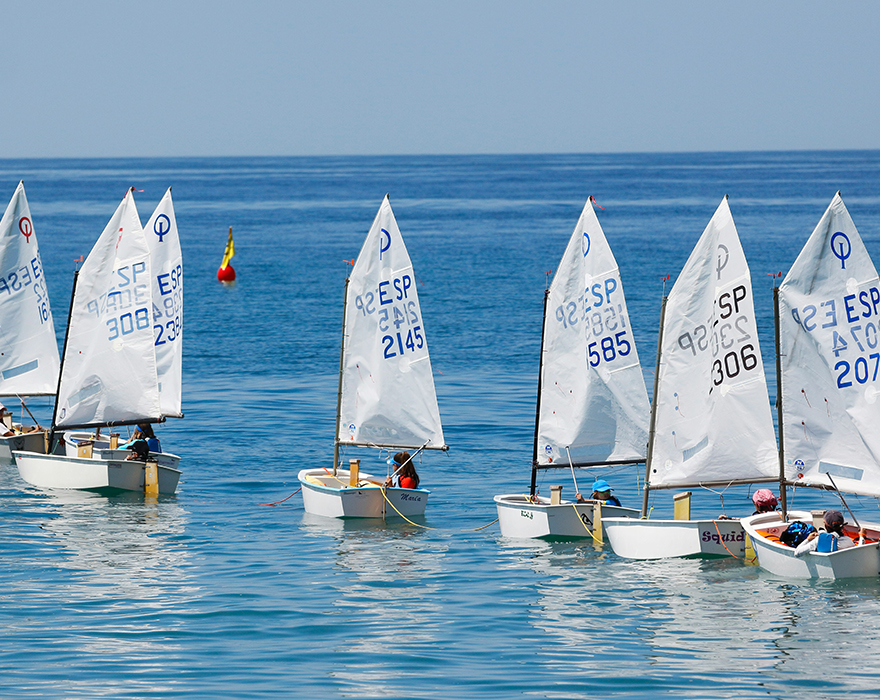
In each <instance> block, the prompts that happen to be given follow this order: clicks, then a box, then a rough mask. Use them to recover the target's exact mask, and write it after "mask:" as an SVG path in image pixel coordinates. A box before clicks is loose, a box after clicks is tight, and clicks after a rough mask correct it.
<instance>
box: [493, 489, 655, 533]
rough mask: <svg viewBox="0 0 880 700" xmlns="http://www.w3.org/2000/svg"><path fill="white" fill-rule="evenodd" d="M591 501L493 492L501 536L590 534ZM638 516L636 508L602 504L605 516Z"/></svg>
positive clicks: (603, 517)
mask: <svg viewBox="0 0 880 700" xmlns="http://www.w3.org/2000/svg"><path fill="white" fill-rule="evenodd" d="M593 503H594V501H587V502H586V503H574V502H573V501H562V502H560V503H559V504H557V505H550V500H549V499H547V498H542V497H540V496H539V497H538V502H537V503H533V502H531V501H529V499H528V498H527V497H526V496H525V495H523V494H507V495H503V496H495V505H496V507H497V509H498V525H499V527H500V528H501V535H502V536H503V537H522V538H532V539H534V538H543V539H554V538H560V539H576V538H581V537H588V538H592V537H593ZM606 515H607V516H608V517H624V518H625V517H638V515H639V511H638V510H637V509H635V508H624V507H622V506H607V505H603V506H602V519H603V522H604V519H605V517H606Z"/></svg>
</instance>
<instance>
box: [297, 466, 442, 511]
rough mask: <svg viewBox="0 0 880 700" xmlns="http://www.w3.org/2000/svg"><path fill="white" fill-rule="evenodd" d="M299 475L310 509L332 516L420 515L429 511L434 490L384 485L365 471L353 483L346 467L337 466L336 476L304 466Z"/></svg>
mask: <svg viewBox="0 0 880 700" xmlns="http://www.w3.org/2000/svg"><path fill="white" fill-rule="evenodd" d="M298 478H299V482H300V486H301V487H302V495H303V506H304V508H305V511H306V513H312V514H313V515H323V516H325V517H328V518H394V517H401V516H404V517H407V518H412V517H418V516H420V515H424V514H425V507H426V506H427V505H428V495H429V494H430V493H431V492H430V491H428V490H426V489H401V488H386V489H383V488H382V483H383V482H382V481H381V480H379V479H377V478H375V477H373V476H372V475H370V474H365V473H363V472H361V473H360V478H359V479H358V484H357V486H351V485H350V483H349V481H350V475H349V472H348V471H347V470H345V469H339V470H337V473H336V476H333V475H332V474H331V473H329V472H328V471H327V470H324V469H303V470H302V471H300V473H299V475H298ZM383 491H384V494H383Z"/></svg>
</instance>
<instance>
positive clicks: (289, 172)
mask: <svg viewBox="0 0 880 700" xmlns="http://www.w3.org/2000/svg"><path fill="white" fill-rule="evenodd" d="M19 179H23V180H24V183H25V187H26V190H27V195H28V201H29V203H30V207H31V213H32V217H33V222H34V227H35V230H36V232H37V235H38V237H39V242H40V250H41V255H42V259H43V265H44V269H45V273H46V279H47V284H48V289H49V294H50V298H51V302H52V310H53V315H54V318H55V324H56V332H57V335H58V338H59V346H60V341H61V338H62V337H63V329H64V323H65V322H66V314H67V307H68V302H69V294H70V287H71V282H72V277H73V274H72V273H73V268H74V265H73V260H74V259H75V258H78V257H79V256H80V255H81V254H82V255H84V254H87V253H88V251H89V250H90V248H91V246H92V244H93V243H94V241H95V240H96V239H97V237H98V235H99V234H100V232H101V231H102V229H103V228H104V226H105V224H106V223H107V221H108V219H109V218H110V216H111V214H112V213H113V211H114V209H115V208H116V206H117V204H118V203H119V201H120V199H121V198H122V196H123V194H124V192H125V190H126V188H128V187H129V186H132V185H133V186H135V187H136V188H137V189H138V190H143V192H137V193H136V194H135V199H136V202H137V204H138V207H139V211H140V215H141V219H142V220H143V221H146V220H147V218H148V217H149V215H150V213H151V212H152V209H153V207H155V205H156V204H157V203H158V202H159V200H160V198H161V196H162V194H163V193H164V191H165V188H166V187H168V186H173V197H174V202H175V210H176V214H177V220H178V226H179V230H180V238H181V243H182V247H183V255H184V270H185V273H184V274H185V280H186V285H185V311H184V319H185V320H184V323H185V335H184V353H185V357H184V397H183V398H184V412H185V414H186V418H185V419H184V420H182V421H173V420H169V421H168V422H167V423H166V424H164V425H163V426H160V427H159V429H158V433H159V437H160V438H161V440H162V442H163V446H164V447H165V448H166V449H167V450H170V451H173V452H176V453H177V454H180V455H181V456H182V458H183V462H182V465H183V467H182V468H183V472H184V474H183V477H182V480H181V484H180V488H179V490H178V494H177V495H176V496H175V497H173V498H164V497H163V498H161V499H159V500H158V502H156V503H150V502H145V500H144V498H143V497H142V496H139V495H137V494H134V495H123V496H113V497H107V496H101V495H95V494H87V493H76V492H43V491H40V490H37V489H33V488H31V487H29V486H28V485H27V484H25V483H24V482H22V481H21V479H20V478H19V476H18V473H17V471H16V470H15V468H9V467H3V468H0V502H2V520H0V553H2V554H3V560H4V567H3V573H2V576H0V600H2V605H0V611H2V621H3V625H2V632H0V640H2V642H0V673H2V679H3V680H2V681H0V696H2V697H10V698H22V697H64V698H80V697H113V698H149V697H163V698H164V697H180V698H203V697H222V698H265V697H288V696H289V697H317V696H324V697H394V698H449V697H454V698H510V697H520V696H527V697H538V698H596V697H643V698H653V697H657V696H675V697H683V698H705V697H718V698H733V697H736V698H739V697H771V698H798V697H804V698H806V697H810V698H815V697H832V696H833V697H837V696H841V695H843V694H864V695H869V694H870V695H873V694H875V693H876V688H877V687H878V685H880V654H878V653H876V652H880V632H878V631H877V630H878V628H880V602H878V596H880V581H878V580H874V579H870V580H859V581H849V582H798V581H788V580H783V579H778V578H775V577H773V576H771V575H769V574H767V573H766V572H764V571H762V570H760V569H757V568H756V567H750V566H745V565H743V563H742V562H740V561H736V560H715V561H700V560H667V561H658V562H629V561H626V560H623V559H620V558H618V557H616V556H615V555H614V554H613V552H612V551H611V549H610V548H609V547H607V546H606V547H605V548H604V549H597V548H596V547H595V546H594V545H593V544H592V543H591V542H572V543H544V542H537V541H514V540H505V539H504V538H501V537H500V535H499V532H498V527H497V524H496V525H491V526H490V527H487V528H485V529H482V530H477V528H480V527H482V526H484V525H487V524H489V523H490V522H491V521H492V520H494V518H495V517H496V514H495V507H494V504H493V502H492V497H493V495H495V494H499V493H511V492H513V493H516V492H519V491H523V492H524V491H526V490H527V489H528V479H529V463H530V459H531V450H532V431H533V427H534V410H535V403H534V402H535V389H536V382H537V369H538V351H539V344H540V332H541V304H542V296H543V289H544V285H545V283H546V279H547V273H548V271H554V270H555V269H556V265H557V264H558V262H559V259H560V257H561V255H562V253H563V250H564V248H565V245H566V243H567V241H568V238H569V236H570V235H571V231H572V230H573V228H574V226H575V223H576V222H577V219H578V216H579V214H580V211H581V209H582V208H583V205H584V202H585V201H586V199H587V197H588V196H590V195H593V196H594V197H595V198H596V202H597V204H598V205H599V206H601V207H604V209H601V210H598V212H597V213H598V216H599V220H600V223H601V224H602V226H603V229H604V231H605V234H606V236H607V238H608V241H609V243H610V245H611V247H612V249H613V251H614V254H615V257H616V258H617V261H618V264H619V265H620V271H621V277H622V280H623V285H624V289H625V292H626V296H627V302H628V306H629V311H630V317H631V322H632V325H633V331H634V335H635V339H636V344H637V348H638V352H639V356H640V358H641V361H642V366H643V369H644V373H645V379H646V382H647V383H648V388H649V394H650V382H651V381H652V377H653V364H654V355H655V352H656V334H657V323H658V318H659V308H660V300H661V296H662V292H663V282H662V278H663V277H665V276H666V275H670V276H671V278H670V280H669V281H668V282H667V283H666V288H667V290H668V289H669V288H671V285H672V283H673V282H674V281H675V278H676V276H677V275H678V272H679V270H680V269H681V267H682V265H683V264H684V262H685V260H686V259H687V256H688V255H689V254H690V251H691V249H692V247H693V245H694V243H695V242H696V241H697V239H698V238H699V236H700V234H701V233H702V231H703V229H704V228H705V226H706V224H707V223H708V221H709V219H710V217H711V216H712V214H713V212H714V211H715V209H716V208H717V206H718V204H719V202H720V201H721V199H722V197H723V196H724V195H725V194H727V195H729V196H730V208H731V211H732V213H733V217H734V220H735V222H736V225H737V229H738V231H739V234H740V237H741V239H742V244H743V249H744V251H745V254H746V257H747V259H748V261H749V264H750V267H751V271H752V284H753V288H754V294H755V299H756V313H757V316H758V326H759V335H760V340H761V344H762V352H763V359H764V363H765V368H766V372H767V379H768V384H769V388H770V396H769V397H768V401H773V400H774V399H775V389H774V386H773V382H774V381H775V373H774V367H773V320H772V294H771V289H772V282H771V279H770V277H769V276H768V274H769V273H773V272H780V271H781V272H783V273H784V272H785V271H787V270H788V267H789V266H790V265H791V263H792V262H793V260H794V259H795V257H796V255H797V253H798V252H799V251H800V248H801V246H802V245H803V244H804V242H805V241H806V239H807V237H808V236H809V234H810V233H811V232H812V230H813V228H814V227H815V225H816V223H817V222H818V220H819V218H820V217H821V215H822V213H823V212H824V211H825V208H826V207H827V206H828V203H829V202H830V201H831V198H832V197H833V195H834V194H835V192H837V191H838V190H841V192H842V195H843V199H844V201H845V203H846V205H847V207H848V209H849V211H850V214H851V215H852V217H853V219H854V221H855V224H856V226H857V227H858V229H859V232H860V234H861V236H862V238H863V240H864V242H865V244H866V246H867V248H868V251H869V252H870V253H871V255H872V256H873V258H874V260H875V262H878V261H880V151H863V152H795V153H715V154H631V155H626V154H623V155H547V156H541V155H528V156H421V157H416V156H410V157H352V158H343V157H336V158H177V159H101V160H14V161H13V160H0V199H2V200H4V205H5V201H8V197H10V196H11V195H12V193H13V191H14V189H15V185H16V184H17V182H18V180H19ZM386 192H389V193H390V195H391V203H392V207H393V208H394V213H395V215H396V217H397V221H398V224H399V226H400V229H401V232H402V234H403V237H404V240H405V241H406V244H407V247H408V249H409V253H410V257H411V258H412V261H413V265H414V268H415V271H416V274H417V276H418V279H419V287H418V289H419V295H420V301H421V307H422V314H423V317H424V320H425V326H426V335H427V338H428V343H429V347H430V351H431V357H432V364H433V366H434V370H435V382H436V385H437V393H438V402H439V405H440V413H441V416H442V418H443V424H444V432H445V435H446V440H447V442H448V443H449V445H450V446H451V449H450V451H449V453H448V454H445V455H444V454H430V455H427V456H426V457H425V458H424V460H423V461H422V463H421V465H420V468H419V473H420V475H421V477H422V481H423V484H424V485H425V486H426V487H427V488H429V489H431V490H432V495H431V498H430V502H429V505H428V510H427V514H426V518H425V520H424V522H423V523H422V524H423V525H425V526H427V527H428V528H430V529H426V528H420V527H416V526H413V525H410V524H407V523H393V522H389V523H387V524H383V523H370V522H352V521H347V522H341V521H335V520H329V519H322V518H315V517H309V516H306V515H305V514H304V513H303V510H302V499H301V496H299V495H296V496H294V497H293V498H290V499H289V500H287V501H285V502H284V503H280V504H278V505H277V506H272V507H269V506H261V505H260V504H263V503H269V502H274V501H278V500H280V499H283V498H284V497H286V496H288V495H290V494H291V493H292V492H294V491H295V490H296V488H297V481H296V474H297V472H298V471H299V469H301V468H303V467H305V466H315V465H320V464H326V465H329V464H330V462H331V461H332V457H331V455H332V448H333V445H332V438H333V432H334V421H335V402H336V382H337V376H338V363H339V336H340V331H341V328H340V324H341V312H342V294H343V284H344V279H345V275H346V265H345V263H344V262H343V261H344V260H351V259H352V258H353V257H355V256H356V255H357V254H358V251H359V250H360V246H361V244H362V242H363V239H364V237H365V235H366V232H367V230H368V229H369V226H370V224H371V222H372V220H373V218H374V216H375V214H376V211H377V209H378V207H379V204H380V202H381V200H382V197H383V195H384V194H385V193H386ZM229 226H232V227H233V233H234V236H235V243H236V251H237V255H236V257H235V258H234V259H233V261H232V263H233V265H234V267H235V269H236V271H237V273H238V282H237V283H236V285H235V286H232V287H224V286H222V285H220V284H218V283H217V281H216V277H215V275H216V270H217V267H218V266H219V264H220V259H221V256H222V253H223V247H224V245H225V241H226V235H227V230H228V228H229ZM33 405H34V406H35V407H36V408H37V410H38V411H39V413H38V415H39V417H40V418H42V419H43V420H45V421H48V420H49V418H50V416H51V407H50V405H49V403H48V402H47V401H46V400H42V401H40V400H35V401H34V402H33ZM357 456H360V457H362V458H363V459H364V465H363V469H365V470H369V469H370V468H371V467H372V468H373V470H374V471H379V472H383V471H384V468H385V466H384V461H382V460H381V459H380V458H379V456H378V455H374V454H372V453H367V454H365V453H364V452H359V453H357ZM599 475H601V476H603V477H604V478H607V479H609V480H610V481H611V482H612V484H613V485H614V487H615V489H616V492H617V494H618V495H619V496H620V498H621V500H622V501H623V502H624V504H625V505H637V504H639V503H640V500H641V498H640V495H639V493H638V490H637V484H638V479H639V478H640V477H641V469H638V470H635V469H633V468H631V467H627V468H620V467H618V468H614V469H609V470H603V471H601V472H600V474H599ZM590 478H591V477H590V476H589V475H587V474H586V473H584V474H583V476H579V479H581V480H583V481H584V482H588V481H589V480H590ZM551 483H562V484H564V491H563V494H564V495H566V494H567V495H569V496H570V495H571V494H572V493H573V486H572V484H571V479H570V476H566V475H564V474H561V473H547V474H544V475H543V478H542V488H544V489H546V488H548V485H549V484H551ZM848 500H850V499H848ZM652 504H653V506H654V515H655V516H664V515H669V514H671V510H672V508H671V492H658V493H656V494H655V495H654V496H653V497H652ZM794 505H795V506H796V507H805V508H810V507H819V506H820V505H821V506H824V507H831V506H832V505H834V504H833V501H832V499H831V498H830V496H829V495H826V494H814V493H805V492H803V491H799V492H798V493H797V494H796V495H795V497H794ZM850 505H852V506H853V508H854V510H856V514H857V515H859V516H860V517H863V518H865V519H868V520H880V513H878V511H880V505H878V502H877V500H876V499H868V498H855V497H853V498H852V500H851V501H850ZM722 509H723V510H724V511H726V512H727V513H729V514H734V515H742V514H746V513H748V512H751V507H750V503H749V501H748V498H747V491H745V490H742V489H740V490H736V489H731V490H730V491H728V492H727V493H726V494H725V498H724V503H723V505H722V504H721V502H720V500H719V498H718V497H717V495H715V494H712V493H709V492H695V494H694V513H695V515H697V516H711V515H717V514H718V513H719V512H720V511H721V510H722Z"/></svg>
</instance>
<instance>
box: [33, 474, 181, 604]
mask: <svg viewBox="0 0 880 700" xmlns="http://www.w3.org/2000/svg"><path fill="white" fill-rule="evenodd" d="M41 496H43V502H42V504H41V506H42V512H43V513H51V515H50V516H49V517H46V518H45V520H44V521H43V523H42V524H41V526H40V527H41V529H42V530H43V531H44V532H46V533H48V534H50V535H51V536H52V538H53V539H54V540H55V541H56V543H57V544H58V545H60V547H61V548H62V550H63V551H64V553H66V555H67V556H66V557H65V559H64V563H63V564H62V566H66V567H67V568H69V569H71V570H72V571H76V572H78V574H77V575H75V576H74V578H73V583H72V586H73V588H74V590H76V589H80V591H81V592H82V593H83V595H85V596H87V597H88V598H90V599H96V598H104V597H109V598H127V597H131V598H136V599H138V600H140V601H143V600H145V599H148V600H149V599H156V600H160V599H162V598H165V597H166V596H167V593H168V589H167V586H168V584H169V583H173V585H174V588H175V599H174V600H175V603H177V602H179V600H180V598H179V595H180V594H181V593H185V592H186V591H187V590H190V591H192V592H194V591H195V590H196V589H195V588H188V587H187V582H186V568H185V566H184V565H185V564H186V561H187V559H188V553H187V549H186V547H185V546H183V545H182V544H180V543H178V542H176V541H175V540H176V538H177V537H179V536H181V535H183V534H184V533H185V529H186V523H187V513H186V511H185V510H184V509H183V507H182V506H181V505H180V503H179V502H178V501H177V500H176V499H173V498H164V497H163V498H159V499H155V498H152V499H151V498H149V497H144V496H143V495H141V494H137V493H120V494H117V495H113V496H105V495H101V494H97V493H92V492H87V491H74V490H60V489H58V490H51V491H46V492H43V493H42V494H41Z"/></svg>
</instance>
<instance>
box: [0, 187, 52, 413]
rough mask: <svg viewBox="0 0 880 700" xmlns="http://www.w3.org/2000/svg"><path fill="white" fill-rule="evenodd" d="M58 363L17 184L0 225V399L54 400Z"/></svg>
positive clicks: (31, 234) (36, 256)
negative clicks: (42, 397) (33, 397)
mask: <svg viewBox="0 0 880 700" xmlns="http://www.w3.org/2000/svg"><path fill="white" fill-rule="evenodd" d="M59 362H60V360H59V356H58V343H57V340H56V338H55V328H54V325H53V322H52V310H51V309H50V307H49V294H48V292H47V289H46V278H45V275H44V274H43V264H42V261H41V259H40V251H39V248H38V246H37V234H36V232H35V231H34V226H33V219H32V218H31V212H30V207H29V206H28V202H27V196H26V195H25V191H24V183H21V182H19V183H18V187H16V189H15V193H14V194H13V195H12V199H11V200H10V201H9V205H8V206H7V207H6V211H5V213H4V214H3V218H2V219H0V396H48V395H52V394H54V393H55V390H56V387H57V384H58V369H59Z"/></svg>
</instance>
